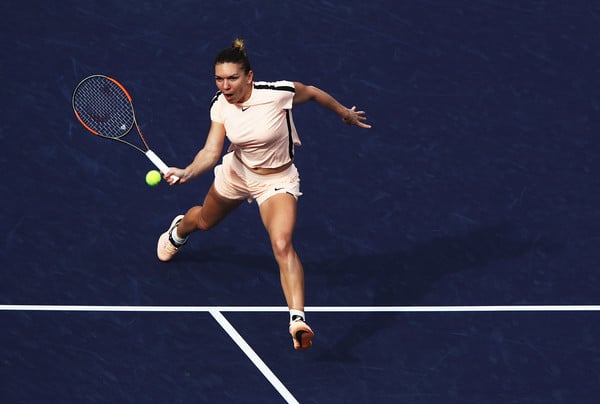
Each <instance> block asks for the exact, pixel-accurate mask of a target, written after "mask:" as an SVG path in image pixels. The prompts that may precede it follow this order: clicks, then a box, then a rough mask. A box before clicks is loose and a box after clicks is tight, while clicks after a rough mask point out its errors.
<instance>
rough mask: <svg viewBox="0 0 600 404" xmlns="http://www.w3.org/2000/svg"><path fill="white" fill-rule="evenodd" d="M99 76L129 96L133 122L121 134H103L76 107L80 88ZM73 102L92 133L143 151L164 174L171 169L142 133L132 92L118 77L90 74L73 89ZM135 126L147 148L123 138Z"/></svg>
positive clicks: (79, 119) (78, 116) (175, 177)
mask: <svg viewBox="0 0 600 404" xmlns="http://www.w3.org/2000/svg"><path fill="white" fill-rule="evenodd" d="M98 77H100V78H103V79H106V80H109V81H111V82H112V83H114V84H115V85H116V86H117V87H118V88H119V89H120V90H121V91H123V93H124V94H125V96H126V97H127V101H128V102H129V107H130V108H131V116H132V122H131V125H130V126H129V128H128V129H127V130H125V131H124V132H123V133H122V134H121V135H119V136H107V135H103V134H102V133H100V132H98V131H97V130H95V129H93V128H91V127H90V126H89V125H88V124H86V123H85V121H84V120H83V118H82V117H81V115H80V114H79V112H78V111H77V108H76V107H75V98H76V95H77V91H78V90H79V88H80V87H81V86H82V85H83V84H84V83H85V82H86V81H87V80H90V79H93V78H98ZM71 104H72V107H73V111H74V112H75V116H76V117H77V120H78V121H79V122H80V123H81V125H82V126H83V127H84V128H85V129H86V130H87V131H89V132H90V133H92V134H94V135H96V136H100V137H102V138H105V139H111V140H116V141H119V142H121V143H125V144H127V145H129V146H131V147H133V148H134V149H136V150H138V151H139V152H141V153H143V154H144V155H145V156H146V157H147V158H148V160H150V161H151V162H152V164H154V165H155V166H156V168H158V169H159V170H160V172H161V173H163V174H165V173H166V172H167V171H168V170H169V166H167V164H166V163H165V162H164V161H163V160H162V159H161V158H160V157H158V155H157V154H156V153H154V152H153V151H152V150H151V149H150V146H149V145H148V142H147V141H146V138H145V137H144V134H143V133H142V129H141V128H140V125H139V124H138V122H137V118H136V116H135V109H134V108H133V97H131V94H129V91H127V89H125V86H123V85H122V84H121V83H119V82H118V81H117V80H116V79H114V78H112V77H109V76H106V75H103V74H93V75H91V76H88V77H86V78H84V79H83V80H81V81H80V82H79V84H77V86H76V87H75V90H74V91H73V96H72V98H71ZM134 126H135V128H136V130H137V132H138V135H139V136H140V139H141V140H142V143H143V144H144V147H145V148H146V150H143V149H142V148H141V147H138V146H136V145H135V144H133V143H131V142H128V141H126V140H124V139H122V138H123V137H125V136H126V135H128V134H129V133H131V130H132V129H133V127H134ZM171 178H173V183H175V182H177V181H179V177H177V176H176V175H172V176H171Z"/></svg>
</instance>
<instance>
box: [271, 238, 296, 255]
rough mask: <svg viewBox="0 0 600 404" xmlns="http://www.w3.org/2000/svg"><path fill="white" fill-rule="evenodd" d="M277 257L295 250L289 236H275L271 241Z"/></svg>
mask: <svg viewBox="0 0 600 404" xmlns="http://www.w3.org/2000/svg"><path fill="white" fill-rule="evenodd" d="M271 246H272V247H273V254H275V257H286V256H287V255H288V254H289V253H290V252H292V251H293V246H292V241H291V239H290V238H289V237H275V238H273V240H272V241H271Z"/></svg>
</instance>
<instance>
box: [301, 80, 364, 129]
mask: <svg viewBox="0 0 600 404" xmlns="http://www.w3.org/2000/svg"><path fill="white" fill-rule="evenodd" d="M294 87H295V88H296V93H295V95H294V104H302V103H304V102H307V101H315V102H316V103H317V104H319V105H321V106H323V107H325V108H327V109H330V110H332V111H333V112H335V113H336V114H338V115H339V116H340V117H341V118H342V120H343V121H344V123H345V124H347V125H356V126H360V127H361V128H370V127H371V125H369V124H366V123H364V121H366V120H367V117H366V116H365V114H366V113H365V111H357V110H356V107H355V106H353V107H352V108H346V107H345V106H343V105H342V104H340V103H339V101H338V100H336V99H335V98H333V97H332V96H331V95H330V94H328V93H326V92H325V91H323V90H321V89H320V88H318V87H315V86H307V85H305V84H302V83H300V82H297V81H296V82H294Z"/></svg>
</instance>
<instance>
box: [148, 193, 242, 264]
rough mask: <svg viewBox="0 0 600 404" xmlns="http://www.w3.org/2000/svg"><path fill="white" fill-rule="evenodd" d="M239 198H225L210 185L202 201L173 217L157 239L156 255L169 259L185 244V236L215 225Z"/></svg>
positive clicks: (162, 258) (234, 206) (165, 259)
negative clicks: (182, 213) (184, 212)
mask: <svg viewBox="0 0 600 404" xmlns="http://www.w3.org/2000/svg"><path fill="white" fill-rule="evenodd" d="M241 203H242V201H241V200H234V199H228V198H225V197H223V196H221V195H219V193H218V192H217V191H216V190H215V187H214V185H213V186H211V187H210V189H209V191H208V193H207V195H206V197H205V198H204V203H203V204H202V205H200V206H194V207H192V208H190V209H189V210H188V211H187V212H186V214H185V215H179V216H177V217H175V219H173V221H172V222H171V226H170V227H169V229H168V230H167V231H166V232H165V233H163V234H162V235H161V236H160V238H159V239H158V246H157V255H158V258H159V259H160V260H161V261H169V260H170V259H171V258H173V256H174V255H175V254H176V253H177V251H179V248H180V247H181V246H182V245H183V244H185V242H186V241H187V238H188V236H189V235H190V234H192V233H193V232H194V231H196V230H209V229H211V228H212V227H214V226H216V225H217V224H218V223H219V222H220V221H221V220H223V219H224V218H225V217H226V216H227V215H228V214H229V213H231V212H232V211H233V210H235V208H237V207H238V206H240V204H241Z"/></svg>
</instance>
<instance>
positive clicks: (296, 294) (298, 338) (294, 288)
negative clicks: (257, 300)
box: [260, 193, 314, 349]
mask: <svg viewBox="0 0 600 404" xmlns="http://www.w3.org/2000/svg"><path fill="white" fill-rule="evenodd" d="M296 212H297V201H296V198H295V197H294V196H292V195H290V194H287V193H280V194H276V195H273V196H271V197H270V198H268V199H267V200H266V201H264V202H262V204H261V205H260V215H261V218H262V221H263V223H264V225H265V228H266V229H267V232H268V233H269V238H270V240H271V247H272V249H273V254H274V255H275V260H276V261H277V264H278V265H279V274H280V278H281V286H282V288H283V293H284V295H285V299H286V302H287V305H288V308H289V309H290V320H291V321H290V333H291V334H292V338H293V339H294V347H295V348H296V349H306V348H309V347H310V346H311V345H312V338H313V336H314V333H313V332H312V330H311V329H310V327H308V325H306V323H305V322H304V269H303V267H302V263H301V262H300V258H299V257H298V254H297V253H296V250H295V249H294V246H293V244H292V237H293V233H294V228H295V226H296Z"/></svg>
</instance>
